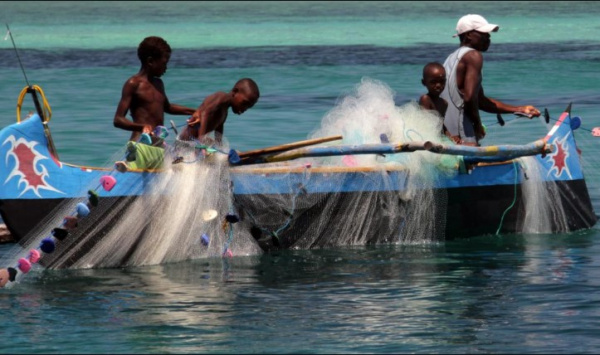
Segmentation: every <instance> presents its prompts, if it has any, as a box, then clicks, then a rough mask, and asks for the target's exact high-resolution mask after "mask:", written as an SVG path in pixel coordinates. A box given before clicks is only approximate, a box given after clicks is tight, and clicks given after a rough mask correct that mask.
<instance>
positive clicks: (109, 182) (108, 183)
mask: <svg viewBox="0 0 600 355" xmlns="http://www.w3.org/2000/svg"><path fill="white" fill-rule="evenodd" d="M100 183H101V184H102V188H103V189H104V190H106V191H110V190H112V189H113V187H115V185H116V184H117V180H116V179H115V178H114V177H112V176H110V175H104V176H103V177H101V178H100Z"/></svg>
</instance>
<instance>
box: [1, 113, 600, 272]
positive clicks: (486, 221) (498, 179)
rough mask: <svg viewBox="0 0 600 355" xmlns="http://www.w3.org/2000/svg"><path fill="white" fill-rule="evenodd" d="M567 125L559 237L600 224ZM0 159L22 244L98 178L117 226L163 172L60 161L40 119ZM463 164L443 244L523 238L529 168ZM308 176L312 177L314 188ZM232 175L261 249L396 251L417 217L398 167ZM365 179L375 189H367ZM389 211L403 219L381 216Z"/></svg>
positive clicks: (561, 146)
mask: <svg viewBox="0 0 600 355" xmlns="http://www.w3.org/2000/svg"><path fill="white" fill-rule="evenodd" d="M569 120H570V118H569V115H568V113H564V114H563V115H562V116H561V118H560V119H559V120H558V122H557V123H556V125H555V126H554V128H553V130H552V131H551V132H550V133H549V134H548V136H546V137H545V140H546V141H547V143H548V144H549V145H552V146H554V147H555V149H554V152H553V153H550V154H548V155H546V156H541V155H539V156H536V157H535V159H537V160H538V161H539V163H540V166H541V167H542V170H543V172H542V174H541V176H542V178H543V180H542V181H540V182H539V184H540V185H542V186H545V185H548V189H550V188H551V187H552V188H557V189H558V192H559V193H558V196H557V197H555V200H554V201H552V202H551V203H554V204H557V205H561V206H563V208H564V210H565V213H566V215H567V216H568V218H567V223H566V226H565V225H564V224H563V225H558V224H557V225H550V226H549V228H550V230H551V231H557V232H558V231H561V232H562V231H567V232H568V231H575V230H580V229H585V228H590V227H592V226H593V225H594V224H595V223H596V221H597V217H596V214H595V213H594V210H593V208H592V205H591V201H590V197H589V194H588V189H587V186H586V183H585V178H584V175H583V171H582V168H581V164H580V161H579V159H580V157H579V154H578V152H577V147H576V143H575V139H574V136H573V132H572V131H571V129H570V125H569ZM432 154H433V153H432ZM0 157H1V159H0V184H1V185H0V214H1V216H2V219H3V220H4V222H5V224H6V225H7V227H8V229H9V231H10V232H11V234H12V235H13V236H14V238H15V239H16V240H17V241H19V242H21V243H26V242H27V241H28V240H30V239H31V238H37V237H39V236H38V235H36V227H37V226H39V225H40V224H41V223H43V222H44V221H47V220H49V219H50V218H52V217H53V216H52V213H53V211H55V209H56V208H57V207H58V206H60V205H62V204H64V202H65V201H75V200H81V199H84V198H85V196H86V195H85V193H86V191H87V189H88V188H89V186H90V183H91V182H94V181H99V179H100V177H101V176H104V175H107V174H112V175H114V176H115V177H116V178H117V179H118V184H117V185H116V186H115V188H114V189H113V190H111V191H110V192H108V191H102V190H100V191H101V193H100V200H101V201H105V204H104V205H106V206H111V207H110V209H103V208H97V209H95V210H93V211H92V214H93V215H94V218H93V219H95V220H98V219H103V218H118V213H115V209H119V208H122V209H125V208H127V206H128V204H130V203H131V201H134V200H135V199H136V198H138V197H139V196H140V195H141V194H143V193H144V191H145V189H146V188H147V187H148V186H151V184H152V182H153V180H154V179H156V177H157V176H158V175H159V174H160V172H156V171H147V172H126V173H116V172H114V171H113V170H112V169H103V168H95V167H82V166H76V165H72V164H67V163H64V162H60V161H59V160H58V159H56V158H55V157H53V156H52V154H51V153H50V151H49V150H48V141H47V139H46V137H45V135H44V130H43V127H42V124H41V120H40V118H39V116H37V115H34V116H32V117H31V118H29V119H28V120H26V121H24V122H21V123H19V124H13V125H10V126H8V127H6V128H4V129H3V130H1V131H0ZM461 161H462V164H461V166H460V167H457V169H460V170H461V171H460V172H458V173H457V174H455V175H453V176H452V177H449V178H446V179H438V180H436V181H435V182H434V183H433V184H432V185H431V186H430V187H431V189H432V190H431V193H432V194H433V196H434V197H435V196H438V197H439V200H443V201H444V206H441V207H442V208H437V209H436V211H437V212H436V213H437V215H434V216H431V218H439V219H443V220H444V221H445V223H444V226H443V227H442V228H443V230H440V231H439V235H441V236H443V238H444V239H446V240H450V239H455V238H466V237H473V236H478V235H485V234H494V233H497V232H499V233H515V232H522V231H523V230H524V227H525V226H524V225H523V224H524V223H525V222H524V219H523V215H524V209H525V208H527V206H526V205H525V204H524V202H523V196H522V194H523V189H522V187H523V183H524V182H525V181H526V180H527V172H526V171H525V170H524V167H523V166H522V165H521V164H519V163H518V162H516V161H515V160H509V161H500V162H493V159H490V158H489V157H464V159H462V160H461ZM307 170H308V171H310V176H311V178H310V181H309V183H308V184H307V183H306V173H307ZM230 173H231V175H230V176H231V181H232V183H233V195H234V204H235V208H236V210H237V211H238V212H239V215H240V217H241V221H240V223H239V228H241V229H244V230H246V231H247V232H249V233H251V234H252V236H254V237H255V239H256V240H257V243H259V245H260V246H261V248H263V249H264V250H273V249H278V248H298V247H302V248H305V247H306V248H315V247H327V246H335V245H340V244H344V243H347V242H348V241H356V240H359V241H360V243H361V244H362V243H390V242H397V241H399V234H401V233H402V226H403V223H404V222H405V219H406V216H407V214H409V213H411V211H410V210H406V209H409V208H412V207H410V206H415V205H414V202H415V201H413V204H412V205H411V204H409V203H408V201H407V200H406V198H405V196H403V194H402V192H403V191H404V189H405V188H406V184H407V181H408V179H409V178H410V177H409V174H407V172H406V170H404V169H401V168H399V169H397V168H394V169H387V168H386V169H382V168H381V167H377V168H364V167H363V168H361V167H356V168H353V167H327V166H321V167H318V166H317V167H306V166H297V165H293V164H290V165H289V166H287V167H286V166H278V167H273V166H272V164H271V165H270V164H261V165H253V166H237V167H232V168H231V170H230ZM332 177H335V179H334V178H332ZM365 179H366V180H369V181H372V183H369V184H365ZM274 199H278V200H280V201H281V200H282V199H283V200H287V201H288V202H290V203H298V204H301V203H303V201H304V202H306V201H309V200H312V201H313V202H311V203H310V204H309V205H310V206H311V207H310V208H305V209H302V210H300V209H296V210H292V211H289V210H288V211H277V210H276V207H275V204H274V203H272V201H274ZM363 200H369V201H371V202H372V203H373V204H374V205H373V206H372V208H371V209H370V210H369V211H367V212H366V213H365V214H364V215H363V216H362V218H364V221H366V220H368V221H369V223H359V224H357V225H360V226H359V227H357V228H356V230H354V232H353V233H356V235H357V236H359V237H357V238H354V239H353V238H352V237H351V236H348V235H344V236H343V238H341V236H340V235H339V233H341V231H342V230H343V231H345V233H347V231H348V229H347V226H348V223H353V221H348V220H345V219H347V217H348V213H347V212H348V211H349V210H351V209H353V208H355V206H354V205H355V204H356V202H357V201H363ZM257 201H261V202H260V203H257ZM314 201H317V202H314ZM416 202H419V201H416ZM101 205H102V204H101ZM324 206H327V209H328V213H329V218H330V223H327V224H326V225H321V226H319V228H316V227H315V226H314V222H315V221H317V220H319V219H320V216H322V214H323V208H325V207H324ZM390 206H394V209H395V210H397V211H401V213H398V214H396V215H390V214H385V213H381V212H382V211H386V210H389V209H390ZM403 206H406V207H403ZM509 206H510V208H509ZM403 208H405V209H404V210H403ZM265 210H267V212H269V213H270V214H272V215H273V216H274V217H273V219H274V220H273V226H272V227H271V232H273V231H274V230H275V229H276V227H277V226H281V224H284V223H287V225H286V226H285V228H284V229H281V228H279V229H281V230H280V231H279V233H277V235H276V238H275V239H274V236H273V235H272V234H273V233H269V229H268V228H265V226H264V225H258V224H257V223H254V222H255V221H253V219H252V216H254V215H256V214H258V213H263V212H265ZM93 219H90V221H91V220H93ZM286 221H287V222H286ZM364 221H363V222H364ZM89 223H92V222H89ZM550 224H553V222H552V221H550ZM343 226H346V227H343ZM563 229H564V230H563ZM88 230H89V228H87V227H86V222H85V219H84V220H83V221H82V223H81V224H80V225H79V226H78V228H77V230H76V232H74V233H72V235H70V236H69V238H68V239H67V240H65V241H63V242H61V243H62V244H61V243H59V244H61V245H59V246H58V250H59V252H58V253H57V255H59V254H60V250H70V251H73V250H74V249H75V250H76V252H73V253H72V257H71V258H70V259H69V260H61V261H60V262H58V263H53V260H57V258H58V256H57V257H56V258H54V259H53V258H50V257H46V259H45V264H46V265H47V266H50V267H56V268H62V267H69V266H70V265H71V264H72V263H74V262H75V261H76V260H77V259H78V258H80V257H81V256H82V255H84V254H85V252H86V251H88V250H90V249H91V248H93V247H94V245H95V244H96V243H97V242H98V241H99V240H100V239H101V238H102V235H103V233H96V234H97V235H95V236H90V235H87V234H86V233H88ZM311 231H312V232H311ZM310 233H313V234H312V235H311V240H310V242H308V243H307V242H303V238H304V237H306V235H307V234H310ZM125 262H126V260H124V261H123V263H125Z"/></svg>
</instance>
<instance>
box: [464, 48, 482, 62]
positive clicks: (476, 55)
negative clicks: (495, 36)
mask: <svg viewBox="0 0 600 355" xmlns="http://www.w3.org/2000/svg"><path fill="white" fill-rule="evenodd" d="M461 62H464V63H467V64H481V63H483V54H481V52H480V51H478V50H472V51H468V52H467V53H465V55H464V56H463V57H462V59H461Z"/></svg>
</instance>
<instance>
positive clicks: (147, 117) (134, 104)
mask: <svg viewBox="0 0 600 355" xmlns="http://www.w3.org/2000/svg"><path fill="white" fill-rule="evenodd" d="M137 55H138V58H139V59H140V62H141V65H142V66H141V68H140V71H139V72H138V73H137V74H135V75H133V76H132V77H130V78H129V79H127V81H126V82H125V84H124V85H123V90H122V93H121V100H120V101H119V104H118V106H117V111H116V112H115V117H114V121H113V124H114V126H115V127H117V128H121V129H124V130H127V131H132V133H131V137H130V142H129V143H128V147H127V148H128V151H129V152H130V156H133V157H132V158H131V159H128V160H130V161H135V160H136V159H135V155H138V156H139V158H140V159H138V164H137V165H136V164H135V163H124V164H121V166H117V168H118V169H119V168H120V169H119V170H126V169H127V168H132V167H134V168H158V167H160V166H161V165H162V159H163V155H164V150H163V149H162V148H159V147H151V146H147V145H140V146H138V145H137V143H136V142H137V141H138V140H139V139H140V136H141V134H142V133H148V134H152V132H153V130H154V129H155V128H156V127H157V126H162V125H164V118H165V112H166V113H169V114H172V115H188V116H189V115H192V114H193V113H194V111H195V110H194V109H192V108H189V107H184V106H180V105H176V104H172V103H171V102H169V99H168V98H167V95H166V93H165V87H164V84H163V82H162V80H161V79H160V77H161V76H162V75H164V74H165V73H166V71H167V63H168V62H169V59H170V58H171V47H170V46H169V44H168V43H167V42H166V41H165V40H164V39H162V38H161V37H156V36H150V37H146V38H144V40H143V41H142V42H141V43H140V44H139V46H138V49H137ZM128 111H130V112H131V117H132V119H133V122H132V121H130V120H129V119H127V117H125V115H126V114H127V112H128ZM138 148H140V149H138ZM134 153H135V154H134ZM140 161H144V163H142V164H140ZM121 163H123V162H121ZM148 164H150V166H147V165H148ZM123 165H125V166H123Z"/></svg>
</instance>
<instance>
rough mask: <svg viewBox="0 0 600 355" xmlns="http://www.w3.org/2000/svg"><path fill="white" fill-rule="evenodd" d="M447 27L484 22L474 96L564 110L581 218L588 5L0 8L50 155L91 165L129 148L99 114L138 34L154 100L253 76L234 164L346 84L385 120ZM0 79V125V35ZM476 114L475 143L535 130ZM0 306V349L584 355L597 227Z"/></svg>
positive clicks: (95, 277) (13, 62)
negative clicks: (252, 101) (38, 108)
mask: <svg viewBox="0 0 600 355" xmlns="http://www.w3.org/2000/svg"><path fill="white" fill-rule="evenodd" d="M467 13H479V14H481V15H483V16H485V17H486V18H487V19H488V20H489V21H490V22H492V23H496V24H499V25H500V31H499V32H497V33H494V34H493V35H492V46H491V48H490V50H489V51H488V52H487V53H486V54H485V55H484V57H485V58H486V61H485V67H484V87H485V90H486V94H487V95H488V96H490V97H497V98H500V99H502V100H503V101H506V102H509V103H513V104H518V105H521V104H533V105H536V106H537V107H538V108H541V109H543V108H547V109H548V111H549V112H550V115H551V117H552V118H558V116H559V115H560V113H561V112H562V110H563V109H564V108H565V107H566V106H567V105H568V104H569V103H572V104H573V108H572V112H573V115H577V116H580V117H581V118H582V121H583V123H582V129H580V130H578V131H576V133H577V135H576V138H577V141H578V144H579V147H580V148H581V150H582V154H583V155H582V158H583V161H584V166H585V169H586V170H585V174H586V177H587V183H588V187H589V189H590V194H591V196H592V200H593V204H594V207H595V210H596V211H597V212H598V211H600V165H599V164H600V156H599V155H598V153H597V152H598V151H600V138H594V137H592V136H591V134H590V132H589V130H591V129H592V128H594V127H596V126H600V84H599V83H600V40H599V39H598V38H599V36H600V2H573V1H568V2H508V1H498V2H371V1H365V2H304V1H302V2H177V1H172V2H102V1H98V2H95V1H86V2H60V1H53V2H29V1H23V2H14V1H6V2H2V3H0V18H1V19H2V22H3V23H8V24H9V26H10V29H11V31H12V33H13V37H14V40H15V42H16V45H17V47H18V49H19V51H18V53H19V55H20V57H21V60H22V62H23V66H24V68H25V71H26V75H27V78H28V80H29V82H30V83H31V84H37V85H40V86H41V87H42V88H43V90H44V92H45V94H46V97H47V99H48V101H49V103H50V105H51V107H52V111H53V116H52V120H51V122H50V128H51V130H52V134H53V137H54V140H55V144H56V147H57V149H58V154H59V156H60V158H61V160H62V161H64V162H69V163H73V164H81V165H93V166H105V165H107V164H110V163H111V162H110V161H109V159H110V157H111V156H113V155H114V153H115V152H117V151H118V150H119V149H122V148H123V146H124V143H125V142H126V140H127V138H128V136H129V134H128V132H125V131H121V130H118V129H116V128H114V127H113V125H112V121H113V115H114V112H115V109H116V104H117V102H118V100H119V98H120V90H121V87H122V85H123V83H124V82H125V80H126V79H127V78H128V77H129V76H131V75H133V74H134V73H136V72H137V70H138V69H139V61H138V59H137V56H136V48H137V45H138V44H139V42H140V41H141V40H142V39H143V38H144V37H146V36H149V35H158V36H162V37H164V38H165V39H166V40H167V41H168V42H169V43H170V44H171V47H172V48H173V54H172V57H171V61H170V63H169V70H168V72H167V73H166V75H165V76H164V77H163V80H164V82H165V85H166V91H167V95H168V96H169V99H170V101H171V102H174V103H178V104H182V105H186V106H190V107H197V106H198V105H199V104H200V103H201V102H202V99H203V98H204V97H205V96H206V95H208V94H210V93H212V92H215V91H219V90H221V91H227V90H229V89H230V88H231V86H232V85H233V84H234V83H235V81H236V80H237V79H239V78H241V77H251V78H253V79H255V80H256V82H257V83H258V85H259V87H260V90H261V98H260V101H259V102H258V104H257V105H256V106H255V107H254V108H252V109H251V110H249V111H247V112H246V113H245V114H244V115H242V116H237V115H233V114H232V115H230V117H229V119H228V121H227V123H226V128H225V135H226V137H227V139H228V141H229V143H230V145H231V147H232V148H235V149H238V150H247V149H254V148H260V147H266V146H271V145H276V144H282V143H288V142H292V141H296V140H302V139H306V138H307V137H308V136H309V135H310V134H311V132H313V131H315V130H316V129H318V128H319V126H320V124H321V120H322V118H323V117H324V115H325V114H326V113H327V112H328V111H330V110H331V109H333V108H334V107H335V105H336V102H337V101H338V99H339V98H341V97H342V96H343V95H344V94H345V93H348V92H350V91H352V90H353V89H354V88H355V86H356V85H358V84H359V83H360V82H361V80H362V79H363V78H370V79H375V80H379V81H381V82H383V83H385V84H386V85H388V86H389V87H390V88H392V89H393V90H394V91H395V93H396V95H395V101H396V103H397V105H399V106H400V105H403V104H405V103H408V102H409V101H411V100H417V99H418V97H419V96H420V95H421V94H423V93H424V88H423V86H422V85H421V83H420V79H421V69H422V67H423V65H424V64H426V63H427V62H430V61H440V62H443V61H444V59H445V57H446V55H447V54H449V53H450V52H451V51H453V50H454V49H455V48H456V47H457V46H458V40H457V39H456V38H452V34H453V33H454V28H455V25H456V21H457V20H458V18H460V17H461V16H462V15H464V14H467ZM0 32H1V30H0ZM0 78H1V82H0V108H1V109H2V111H3V114H2V115H0V128H1V127H4V126H6V125H8V124H11V123H13V122H15V120H16V118H15V117H16V116H15V107H16V103H17V98H18V95H19V92H20V91H21V89H23V87H25V86H26V81H25V78H24V76H23V73H22V71H21V69H20V66H19V63H18V61H17V57H16V55H15V51H14V49H13V47H12V43H11V41H10V39H8V40H5V41H2V40H1V38H0ZM31 109H32V105H31V104H30V101H26V104H25V106H24V110H25V112H26V111H27V110H31ZM482 118H483V120H484V124H486V125H487V127H488V136H487V137H486V139H485V140H484V141H483V143H484V144H495V143H510V144H523V143H527V142H530V141H533V140H535V139H537V138H539V137H541V136H543V135H545V133H546V131H547V128H546V125H545V124H543V123H542V122H541V121H540V120H537V119H536V120H532V121H521V120H516V121H512V122H510V123H509V124H507V125H506V126H504V127H500V126H499V125H497V124H496V123H495V122H496V118H495V116H494V115H490V114H486V113H483V115H482ZM504 118H505V120H507V121H508V120H510V119H512V117H510V115H505V117H504ZM169 119H172V120H174V121H175V122H176V124H178V125H180V124H182V123H184V121H185V119H186V117H184V116H167V120H169ZM12 247H13V246H11V245H0V257H1V256H2V254H3V253H7V252H8V250H9V249H10V248H12ZM0 310H1V312H0V314H1V316H0V328H1V329H2V334H3V340H2V342H0V353H233V352H235V353H300V352H301V353H449V352H450V353H569V354H570V353H597V352H598V349H599V348H600V338H599V336H598V334H600V230H599V229H598V228H597V227H595V228H593V229H591V230H588V231H582V232H577V233H572V234H566V235H500V236H481V237H478V238H472V239H468V240H461V241H453V242H446V243H442V244H436V245H410V246H407V245H389V246H377V247H374V246H369V247H352V248H350V247H347V248H336V249H328V250H304V251H285V252H277V253H272V254H266V255H256V256H244V257H234V258H233V259H232V260H230V261H223V260H221V259H215V260H213V259H210V260H195V261H189V262H182V263H176V264H168V265H157V266H150V267H142V268H128V269H105V270H68V271H45V272H37V273H32V274H30V275H28V277H27V278H25V279H24V280H23V282H22V283H21V284H19V285H17V286H16V287H14V288H13V289H11V290H5V291H2V292H0Z"/></svg>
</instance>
